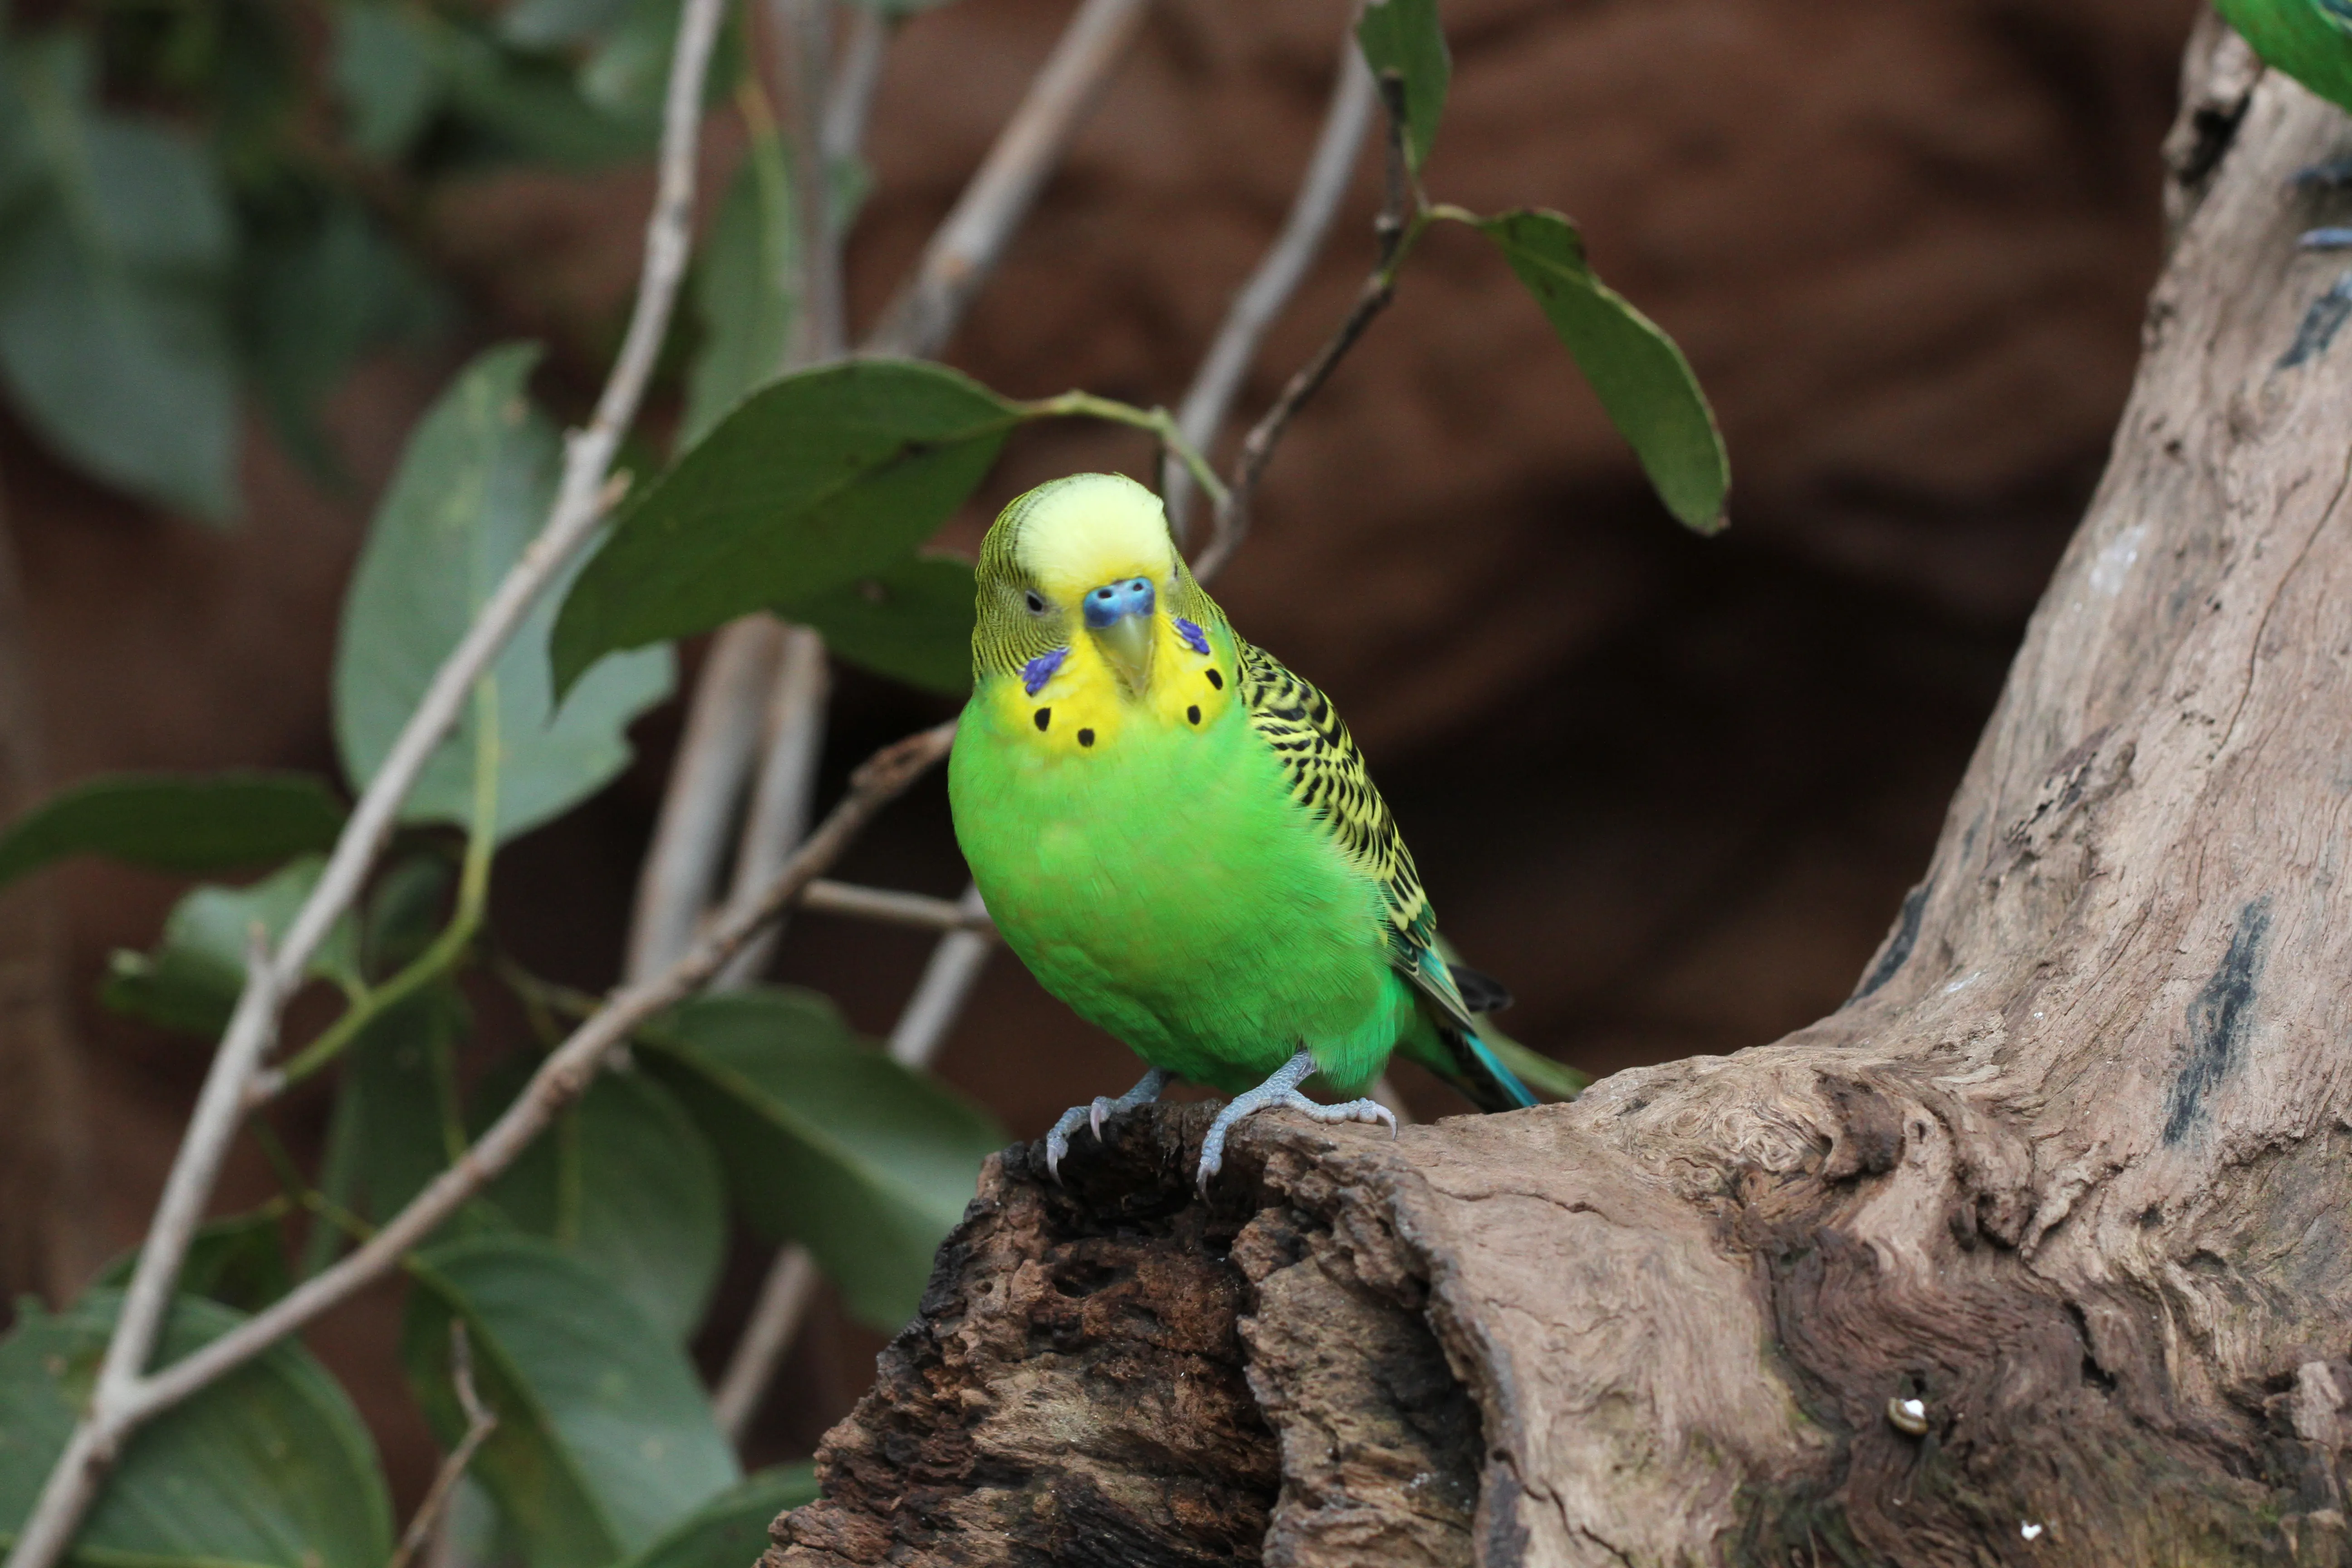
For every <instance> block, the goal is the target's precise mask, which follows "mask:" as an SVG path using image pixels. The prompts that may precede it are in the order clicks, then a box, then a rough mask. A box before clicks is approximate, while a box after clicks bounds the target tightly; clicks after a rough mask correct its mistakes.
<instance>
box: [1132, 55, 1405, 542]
mask: <svg viewBox="0 0 2352 1568" xmlns="http://www.w3.org/2000/svg"><path fill="white" fill-rule="evenodd" d="M1379 105H1380V93H1379V90H1378V89H1377V88H1376V87H1375V85H1374V83H1373V81H1372V73H1371V69H1370V67H1368V66H1366V65H1365V64H1364V53H1363V50H1362V49H1361V48H1360V47H1358V46H1357V43H1356V35H1355V32H1354V30H1353V29H1352V28H1351V29H1349V30H1348V31H1347V32H1345V33H1343V34H1342V35H1341V37H1340V39H1339V71H1338V75H1337V77H1336V78H1335V79H1334V81H1333V84H1332V88H1331V105H1330V108H1329V109H1328V110H1325V111H1324V115H1323V131H1322V134H1321V135H1320V136H1318V138H1317V139H1316V142H1315V153H1314V156H1313V157H1312V158H1310V159H1308V161H1307V174H1306V177H1305V178H1304V179H1302V180H1301V181H1300V182H1299V184H1298V194H1297V195H1296V196H1295V197H1293V198H1292V199H1291V204H1290V216H1288V217H1287V218H1286V219H1285V220H1284V222H1283V226H1282V232H1281V233H1280V234H1279V235H1278V236H1276V238H1275V241H1274V244H1273V245H1272V246H1271V247H1268V248H1267V250H1266V253H1265V258H1263V259H1262V260H1260V261H1259V262H1258V264H1257V270H1256V271H1255V272H1253V273H1251V274H1250V279H1249V281H1248V282H1247V283H1245V284H1244V285H1243V286H1242V290H1241V292H1240V293H1238V294H1236V295H1234V302H1233V306H1232V308H1231V309H1230V310H1227V311H1226V312H1225V320H1224V324H1223V325H1222V326H1221V327H1219V328H1218V329H1217V336H1216V339H1215V341H1214V342H1212V343H1211V344H1210V345H1209V352H1208V353H1207V354H1206V355H1205V356H1204V357H1203V358H1202V361H1201V368H1200V370H1199V371H1198V372H1197V373H1196V374H1194V375H1193V377H1192V389H1191V390H1190V391H1189V392H1187V393H1185V395H1184V403H1183V406H1182V407H1181V409H1179V410H1178V412H1177V416H1176V425H1177V428H1178V429H1180V430H1181V431H1183V433H1184V437H1185V439H1187V440H1188V441H1190V442H1192V445H1193V446H1194V447H1197V448H1199V449H1200V450H1202V451H1206V450H1208V448H1209V447H1212V446H1213V445H1214V444H1215V442H1216V439H1217V432H1218V431H1219V430H1221V429H1223V427H1224V423H1225V416H1226V415H1227V414H1228V413H1229V412H1230V411H1231V410H1232V408H1233V405H1234V397H1235V396H1236V395H1238V394H1239V393H1240V392H1241V389H1242V379H1243V377H1244V376H1246V375H1247V374H1249V367H1250V364H1251V363H1252V362H1253V361H1255V359H1256V358H1257V351H1258V345H1259V344H1260V343H1261V342H1264V341H1265V334H1266V331H1267V329H1269V328H1270V327H1272V326H1273V325H1274V322H1275V319H1276V317H1278V316H1280V315H1281V314H1282V310H1283V307H1284V306H1285V305H1287V304H1288V303H1289V302H1290V297H1291V296H1292V295H1293V294H1295V293H1297V291H1298V286H1299V284H1300V283H1302V282H1304V281H1305V280H1306V278H1307V268H1309V267H1311V266H1313V265H1314V262H1315V258H1316V257H1317V256H1318V254H1319V253H1320V252H1321V251H1322V249H1323V240H1324V237H1325V236H1327V235H1328V234H1329V233H1330V232H1331V222H1332V220H1333V219H1334V218H1336V217H1337V216H1339V204H1340V203H1341V202H1342V201H1343V200H1345V199H1346V197H1347V195H1348V184H1349V176H1350V175H1351V174H1354V173H1355V170H1356V159H1357V157H1358V156H1359V154H1360V151H1361V149H1362V147H1363V144H1364V132H1365V129H1366V128H1367V127H1369V126H1370V124H1371V122H1372V111H1373V110H1375V109H1376V108H1378V107H1379ZM1160 497H1161V499H1162V500H1165V501H1166V502H1167V505H1168V526H1169V529H1170V531H1171V532H1173V533H1174V534H1175V535H1176V542H1177V543H1178V544H1179V545H1180V546H1181V545H1182V544H1183V543H1184V542H1185V539H1186V534H1187V532H1188V526H1187V525H1188V523H1189V522H1190V521H1191V513H1192V475H1191V473H1189V472H1188V471H1187V470H1186V468H1185V466H1184V465H1183V464H1182V463H1181V462H1178V461H1176V460H1175V458H1174V457H1173V456H1172V455H1171V457H1170V458H1167V459H1165V460H1163V461H1162V462H1161V464H1160Z"/></svg>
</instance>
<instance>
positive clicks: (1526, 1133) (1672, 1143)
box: [767, 28, 2352, 1568]
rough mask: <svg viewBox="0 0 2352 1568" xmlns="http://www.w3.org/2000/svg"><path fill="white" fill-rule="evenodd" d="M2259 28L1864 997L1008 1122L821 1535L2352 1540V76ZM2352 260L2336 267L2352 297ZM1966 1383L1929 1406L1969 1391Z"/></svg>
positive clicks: (1379, 1547)
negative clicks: (1777, 1020)
mask: <svg viewBox="0 0 2352 1568" xmlns="http://www.w3.org/2000/svg"><path fill="white" fill-rule="evenodd" d="M2245 59H2246V57H2245V56H2244V54H2243V52H2242V46H2240V45H2238V44H2237V43H2236V41H2235V40H2234V39H2232V38H2229V37H2227V36H2226V35H2222V34H2220V33H2219V32H2218V30H2216V29H2210V28H2209V29H2208V30H2207V31H2206V33H2205V34H2204V35H2203V36H2202V38H2201V42H2200V47H2198V48H2197V49H2195V50H2193V51H2192V56H2191V61H2190V68H2189V73H2188V74H2189V103H2188V107H2187V109H2186V110H2185V111H2184V115H2183V121H2182V126H2181V129H2180V130H2179V132H2177V134H2176V137H2175V141H2174V143H2173V151H2174V154H2175V155H2174V158H2173V163H2174V170H2173V174H2174V179H2175V182H2176V185H2177V186H2178V189H2177V191H2176V193H2175V194H2176V196H2177V198H2178V202H2177V206H2176V213H2177V216H2178V218H2179V227H2178V230H2177V239H2176V242H2175V247H2174V252H2173V255H2172V257H2171V259H2170V263H2169V266H2168V270H2167V272H2166V274H2165V276H2164V278H2163V279H2162V281H2161V282H2160V283H2159V284H2158V289H2157V291H2156V295H2155V298H2154V300H2153V302H2152V303H2151V305H2150V308H2149V312H2148V319H2147V341H2146V351H2145V356H2144V360H2143V363H2142V365H2141V368H2140V372H2139V377H2138V381H2137V385H2136V387H2135V390H2134V392H2133V395H2132V398H2131V401H2130V404H2129V406H2128V408H2127V409H2126V414H2125V416H2124V420H2123V425H2122V428H2121V431H2120V433H2119V434H2118V436H2117V438H2116V448H2115V456H2114V460H2113V463H2112V465H2111V467H2110V468H2109V471H2108V473H2107V475H2106V477H2105V480H2104V482H2103V483H2102V485H2101V487H2100V489H2099V491H2098V494H2097V496H2096V498H2095V500H2094V502H2093V504H2092V507H2091V510H2090V514H2089V516H2088V518H2087V519H2086V521H2084V525H2083V527H2082V529H2081V531H2080V532H2079V533H2078V534H2077V536H2076V538H2075V539H2074V543H2073V545H2072V546H2071V548H2070V549H2069V551H2068V552H2067V554H2066V557H2065V559H2064V561H2063V563H2061V565H2060V566H2059V569H2058V572H2057V574H2056V577H2055V579H2054V580H2053V584H2052V585H2051V587H2050V590H2049V592H2048V594H2047V595H2046V596H2045V597H2044V599H2043V600H2042V605H2041V608H2040V609H2039V611H2038V612H2037V613H2036V614H2035V616H2034V617H2033V620H2032V626H2031V627H2030V628H2029V630H2028V633H2027V636H2026V638H2025V642H2024V646H2023V647H2022V648H2021V651H2020V653H2019V655H2018V658H2017V662H2016V665H2015V667H2014V668H2012V670H2011V674H2010V679H2009V683H2008V686H2007V689H2006V690H2005V692H2004V694H2003V696H2002V699H2001V700H2000V706H1999V708H1998V710H1996V712H1995V714H1994V716H1993V718H1992V720H1991V722H1990V726H1989V728H1988V730H1987V731H1986V734H1985V737H1984V739H1983V741H1982V742H1981V743H1980V745H1979V749H1978V752H1977V754H1976V757H1975V759H1974V761H1973V763H1971V765H1970V767H1969V772H1968V774H1967V777H1966V779H1965V781H1964V782H1963V784H1961V787H1960V790H1959V793H1958V797H1957V798H1956V799H1955V801H1954V803H1953V805H1952V807H1951V812H1950V815H1949V816H1948V820H1947V822H1946V825H1945V829H1944V833H1943V837H1942V839H1941V842H1940V843H1939V845H1938V846H1937V850H1936V854H1935V857H1934V859H1933V862H1932V864H1931V865H1930V866H1929V868H1928V871H1927V876H1926V878H1925V879H1923V880H1922V881H1921V883H1920V884H1919V886H1918V888H1917V889H1916V890H1915V891H1914V892H1913V894H1912V895H1911V897H1910V898H1909V900H1906V903H1905V905H1904V908H1903V910H1902V913H1901V916H1900V918H1899V920H1898V921H1897V922H1896V924H1895V930H1894V931H1893V932H1892V933H1891V934H1890V935H1889V937H1888V938H1887V940H1886V942H1885V946H1884V948H1883V949H1882V950H1881V952H1879V954H1878V956H1877V958H1876V960H1875V961H1874V963H1872V964H1871V966H1870V969H1869V971H1868V973H1867V974H1866V976H1865V977H1864V981H1863V983H1862V985H1861V987H1860V989H1859V990H1858V992H1857V993H1856V994H1855V996H1854V997H1853V1000H1852V1001H1851V1002H1849V1003H1848V1004H1847V1005H1845V1006H1844V1007H1843V1009H1841V1010H1840V1011H1839V1012H1837V1013H1836V1014H1834V1015H1832V1016H1830V1017H1828V1018H1825V1019H1823V1020H1822V1021H1821V1022H1820V1023H1818V1024H1815V1025H1813V1026H1811V1027H1809V1028H1805V1029H1802V1030H1800V1031H1798V1032H1797V1033H1796V1034H1794V1035H1791V1036H1790V1037H1788V1038H1786V1039H1783V1040H1781V1041H1780V1042H1778V1043H1777V1044H1774V1045H1771V1046H1768V1047H1759V1048H1757V1049H1753V1050H1748V1051H1745V1052H1742V1053H1741V1054H1739V1055H1738V1056H1737V1057H1732V1058H1698V1059H1695V1060H1690V1061H1683V1062H1676V1063H1673V1064H1670V1065H1667V1066H1663V1067H1656V1068H1644V1069H1641V1070H1638V1071H1633V1072H1626V1073H1621V1074H1619V1075H1618V1076H1616V1077H1615V1078H1613V1079H1609V1080H1607V1081H1605V1082H1603V1083H1601V1084H1599V1085H1596V1086H1595V1087H1594V1088H1593V1089H1592V1090H1591V1092H1589V1093H1588V1094H1587V1095H1586V1096H1585V1097H1584V1098H1583V1099H1582V1100H1580V1101H1578V1102H1577V1103H1575V1104H1572V1105H1561V1106H1551V1107H1547V1108H1545V1109H1542V1110H1531V1111H1523V1112H1519V1113H1517V1114H1513V1115H1508V1116H1486V1117H1470V1118H1464V1119H1459V1120H1454V1121H1444V1122H1441V1123H1438V1124H1437V1125H1434V1126H1430V1127H1414V1128H1411V1129H1408V1130H1407V1131H1405V1132H1404V1133H1403V1134H1402V1136H1401V1137H1400V1138H1398V1139H1396V1140H1395V1141H1394V1142H1391V1141H1389V1140H1388V1139H1387V1138H1385V1137H1384V1136H1382V1135H1381V1134H1379V1133H1377V1132H1375V1131H1370V1130H1359V1129H1346V1130H1337V1131H1334V1130H1327V1129H1322V1128H1318V1127H1310V1126H1307V1125H1306V1124H1304V1123H1302V1122H1301V1121H1298V1120H1297V1119H1286V1118H1283V1117H1279V1116H1268V1117H1261V1118H1258V1119H1256V1120H1255V1121H1252V1122H1250V1123H1248V1124H1245V1127H1244V1131H1243V1132H1242V1133H1241V1135H1240V1136H1239V1137H1238V1138H1237V1139H1236V1141H1235V1148H1234V1156H1233V1158H1232V1159H1231V1161H1230V1162H1229V1164H1228V1168H1227V1173H1226V1174H1225V1175H1223V1177H1221V1178H1220V1181H1219V1184H1218V1185H1217V1189H1216V1200H1215V1202H1214V1203H1213V1204H1209V1205H1202V1204H1200V1203H1196V1202H1194V1201H1192V1195H1191V1192H1190V1188H1189V1185H1188V1184H1187V1181H1186V1176H1185V1173H1186V1172H1187V1171H1188V1170H1189V1168H1190V1165H1189V1163H1190V1161H1191V1159H1192V1155H1193V1153H1194V1152H1195V1151H1196V1150H1197V1147H1198V1143H1199V1139H1200V1134H1201V1131H1202V1125H1203V1123H1204V1121H1205V1114H1204V1112H1203V1111H1202V1110H1201V1109H1200V1108H1197V1107H1195V1108H1184V1109H1171V1110H1161V1111H1159V1112H1156V1113H1152V1114H1146V1115H1139V1116H1130V1117H1127V1118H1124V1119H1122V1120H1121V1121H1118V1122H1117V1123H1115V1124H1114V1127H1113V1129H1112V1133H1111V1136H1110V1137H1109V1138H1108V1147H1107V1148H1106V1149H1104V1150H1102V1151H1100V1152H1097V1150H1096V1147H1095V1145H1094V1143H1093V1142H1092V1141H1091V1140H1087V1139H1081V1140H1080V1141H1079V1147H1078V1150H1077V1152H1076V1154H1075V1155H1074V1157H1073V1159H1072V1161H1071V1162H1070V1163H1068V1165H1067V1166H1066V1170H1067V1171H1068V1172H1069V1173H1071V1185H1070V1187H1069V1188H1068V1189H1067V1190H1066V1191H1065V1190H1062V1189H1059V1188H1056V1187H1054V1186H1052V1185H1050V1184H1046V1183H1045V1181H1044V1180H1043V1173H1042V1170H1041V1169H1040V1167H1039V1163H1038V1158H1037V1156H1036V1155H1035V1153H1034V1152H1031V1151H1027V1150H1021V1149H1016V1150H1013V1151H1011V1152H1008V1153H1007V1154H1006V1155H1005V1156H1003V1158H1002V1160H1001V1161H999V1162H997V1163H994V1164H992V1166H991V1168H990V1170H989V1172H988V1173H987V1175H986V1177H985V1178H984V1180H983V1182H982V1189H981V1193H980V1196H979V1199H978V1201H977V1202H976V1203H975V1205H973V1207H972V1210H971V1214H970V1215H969V1216H968V1217H967V1219H966V1220H965V1222H964V1225H963V1226H962V1227H961V1229H960V1230H959V1231H958V1232H957V1233H956V1235H955V1236H954V1237H952V1238H951V1239H950V1242H949V1244H948V1246H947V1247H946V1248H945V1249H944V1250H943V1252H942V1254H941V1257H940V1267H939V1271H938V1273H937V1275H936V1276H935V1278H934V1281H933V1285H932V1289H931V1292H930V1294H929V1297H928V1299H927V1300H925V1302H924V1305H923V1311H922V1314H921V1316H920V1318H919V1321H916V1322H915V1323H914V1324H912V1325H911V1326H910V1327H909V1328H908V1330H907V1331H905V1332H904V1333H902V1334H901V1335H900V1336H899V1338H898V1341H897V1342H895V1343H894V1344H893V1345H892V1346H891V1347H890V1350H889V1351H888V1352H887V1354H886V1355H885V1356H884V1358H883V1361H882V1365H881V1379H880V1383H879V1384H878V1385H877V1388H876V1389H875V1391H874V1392H873V1393H872V1394H869V1395H868V1396H867V1398H866V1401H865V1402H864V1403H863V1404H862V1405H860V1406H859V1407H858V1410H857V1411H856V1414H855V1415H853V1416H852V1417H851V1418H850V1419H849V1420H848V1421H846V1422H845V1423H844V1424H843V1425H842V1426H840V1427H838V1428H837V1429H836V1430H835V1432H834V1433H833V1434H832V1436H830V1437H829V1439H828V1440H827V1444H826V1447H825V1449H824V1455H823V1471H822V1473H823V1475H824V1481H825V1486H826V1493H827V1496H826V1499H825V1500H824V1501H822V1502H819V1503H815V1504H813V1505H811V1506H810V1507H808V1508H805V1509H803V1510H799V1511H798V1512H796V1513H793V1514H791V1515H788V1516H786V1518H785V1519H783V1520H782V1521H779V1522H778V1526H777V1530H776V1542H777V1545H776V1549H775V1550H774V1551H773V1552H771V1553H770V1554H769V1558H768V1560H767V1561H768V1565H769V1568H819V1565H826V1568H831V1565H835V1564H845V1563H861V1564H864V1563H1024V1564H1026V1563H1071V1564H1097V1563H1137V1564H1179V1563H1223V1562H1229V1561H1235V1560H1241V1561H1247V1560H1249V1559H1251V1558H1253V1557H1255V1556H1257V1555H1259V1554H1261V1553H1262V1555H1263V1559H1264V1561H1265V1562H1267V1563H1285V1564H1298V1565H1307V1564H1342V1563H1347V1564H1356V1563H1381V1564H1383V1565H1386V1564H1419V1563H1486V1564H1491V1565H1502V1564H1516V1563H1685V1562H1709V1563H1712V1562H1756V1563H1799V1564H1811V1563H1831V1562H1841V1563H1901V1564H1939V1563H1952V1564H1980V1563H2024V1562H2028V1561H2031V1562H2035V1563H2158V1562H2160V1563H2173V1562H2183V1563H2185V1562H2190V1561H2195V1562H2200V1563H2203V1562H2214V1563H2220V1562H2239V1561H2244V1562H2325V1563H2338V1562H2346V1561H2352V1542H2347V1531H2346V1514H2345V1508H2346V1504H2345V1497H2344V1471H2343V1463H2344V1458H2345V1454H2344V1449H2345V1447H2346V1446H2347V1443H2352V1037H2347V1036H2352V920H2348V919H2347V914H2352V903H2348V902H2347V892H2352V884H2347V881H2346V878H2347V873H2352V865H2347V846H2352V837H2347V828H2352V516H2347V512H2346V506H2345V500H2346V492H2347V485H2352V342H2344V343H2337V342H2334V341H2333V340H2334V338H2335V335H2336V329H2337V328H2338V327H2339V326H2341V325H2342V324H2343V323H2344V322H2345V321H2346V320H2347V317H2352V275H2344V278H2343V280H2342V281H2341V282H2339V281H2338V278H2339V274H2343V267H2342V263H2341V262H2340V261H2338V260H2329V259H2325V258H2313V257H2308V256H2305V255H2303V254H2300V253H2299V252H2298V251H2297V249H2296V247H2295V236H2296V232H2297V230H2298V229H2300V228H2302V227H2304V226H2308V225H2309V224H2311V223H2312V222H2314V221H2317V220H2318V219H2319V218H2320V217H2322V216H2325V215H2326V207H2325V206H2324V205H2323V204H2320V203H2317V202H2315V201H2314V200H2312V199H2311V198H2309V197H2307V196H2304V195H2295V194H2294V193H2293V192H2291V190H2290V184H2289V182H2290V179H2291V177H2292V176H2293V174H2294V173H2295V171H2296V170H2297V169H2299V168H2301V167H2303V166H2305V165H2306V164H2309V163H2315V162H2318V161H2320V160H2323V159H2325V158H2326V157H2328V156H2330V155H2332V154H2336V153H2341V152H2342V151H2343V150H2344V141H2345V137H2344V121H2343V119H2342V117H2341V116H2339V115H2338V114H2336V111H2335V110H2331V109H2328V108H2326V106H2324V105H2322V104H2320V103H2319V102H2318V101H2317V100H2314V99H2313V98H2312V97H2310V96H2309V95H2308V94H2306V93H2305V92H2304V91H2303V90H2302V89H2300V88H2298V87H2295V86H2294V84H2292V83H2290V82H2287V81H2285V80H2284V79H2281V78H2278V77H2276V76H2275V75H2271V76H2260V75H2259V74H2258V73H2256V72H2254V71H2252V70H2251V69H2250V68H2247V67H2246V65H2245ZM2331 285H2334V287H2333V288H2332V289H2331ZM1915 1402H1916V1403H1915Z"/></svg>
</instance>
